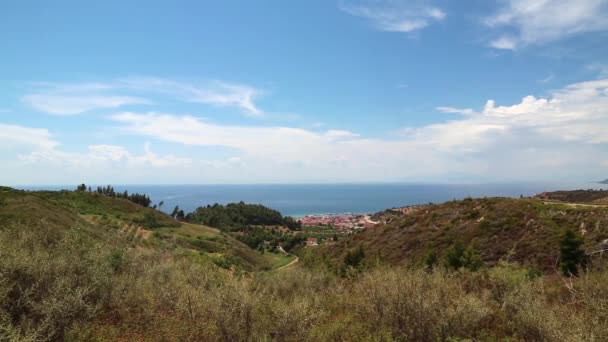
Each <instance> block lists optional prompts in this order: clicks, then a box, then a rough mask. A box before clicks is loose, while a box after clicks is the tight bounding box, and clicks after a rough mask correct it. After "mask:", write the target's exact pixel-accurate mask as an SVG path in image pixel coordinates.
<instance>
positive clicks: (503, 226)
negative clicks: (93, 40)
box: [326, 198, 608, 271]
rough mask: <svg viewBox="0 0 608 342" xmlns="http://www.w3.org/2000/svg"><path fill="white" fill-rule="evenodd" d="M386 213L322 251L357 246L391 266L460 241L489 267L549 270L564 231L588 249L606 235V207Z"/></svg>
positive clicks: (502, 201) (505, 201) (460, 207)
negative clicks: (513, 264) (376, 222)
mask: <svg viewBox="0 0 608 342" xmlns="http://www.w3.org/2000/svg"><path fill="white" fill-rule="evenodd" d="M382 216H383V215H380V218H381V217H382ZM384 216H385V217H386V218H387V219H388V221H389V223H387V224H384V225H380V226H378V227H376V228H371V229H367V230H365V231H363V232H360V233H358V234H355V235H354V236H353V237H351V238H350V239H346V240H343V241H340V242H339V243H337V244H334V245H330V246H328V247H327V249H326V253H328V254H329V255H330V256H331V257H332V258H333V259H334V260H335V261H336V262H340V261H341V260H342V258H343V257H344V255H345V254H346V252H347V251H349V250H353V249H357V248H359V247H360V246H361V247H363V250H364V251H365V254H366V255H367V256H368V258H377V259H379V260H381V261H382V262H386V263H389V264H392V265H397V264H409V263H418V264H421V263H423V262H424V260H425V258H426V257H427V256H428V255H429V254H430V253H432V254H435V255H436V256H437V258H438V259H439V260H441V259H442V258H444V257H445V256H446V254H447V252H448V251H449V250H450V248H451V247H452V246H453V245H454V243H455V242H457V241H459V242H461V243H462V244H463V245H464V246H465V247H471V248H473V249H474V250H476V251H477V252H478V253H479V255H480V256H481V258H482V260H483V261H484V262H485V263H486V264H487V265H490V266H491V265H495V264H496V263H497V262H498V261H500V260H503V261H509V262H518V263H520V264H522V265H525V266H528V267H532V268H534V269H537V270H541V271H551V270H552V268H553V267H554V265H555V261H556V259H557V257H558V255H559V250H560V249H559V248H560V247H559V241H560V238H561V236H562V235H563V234H564V231H565V230H567V229H571V230H574V231H577V232H580V233H581V234H582V235H583V237H584V241H585V245H584V247H585V249H586V250H587V251H593V250H597V249H598V248H600V244H601V243H602V241H604V240H605V239H608V207H606V206H590V205H584V204H581V205H576V204H565V203H562V204H557V203H549V202H544V201H542V200H536V199H510V198H486V199H465V200H462V201H451V202H447V203H444V204H437V205H428V206H422V207H420V208H419V209H418V210H415V211H413V212H411V213H409V214H401V213H397V212H394V211H393V212H392V213H389V214H384Z"/></svg>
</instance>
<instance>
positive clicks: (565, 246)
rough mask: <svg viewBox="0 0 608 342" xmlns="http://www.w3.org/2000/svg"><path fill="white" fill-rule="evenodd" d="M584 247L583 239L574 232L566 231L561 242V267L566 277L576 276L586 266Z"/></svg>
mask: <svg viewBox="0 0 608 342" xmlns="http://www.w3.org/2000/svg"><path fill="white" fill-rule="evenodd" d="M582 246H583V238H582V237H581V236H580V235H579V234H577V233H575V232H574V231H573V230H570V229H568V230H566V232H565V233H564V237H563V238H562V241H561V242H560V266H561V270H562V273H563V274H564V275H566V276H570V275H573V276H576V275H578V269H579V267H584V266H585V263H586V255H585V251H584V250H583V248H582Z"/></svg>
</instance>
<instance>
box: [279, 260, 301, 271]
mask: <svg viewBox="0 0 608 342" xmlns="http://www.w3.org/2000/svg"><path fill="white" fill-rule="evenodd" d="M298 261H300V258H299V257H296V258H295V259H294V260H292V261H291V262H290V263H289V264H287V265H283V266H281V267H279V268H277V269H276V270H275V271H278V270H281V269H283V268H286V267H289V266H292V265H295V264H296V263H297V262H298Z"/></svg>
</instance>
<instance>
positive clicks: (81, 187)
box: [76, 183, 87, 191]
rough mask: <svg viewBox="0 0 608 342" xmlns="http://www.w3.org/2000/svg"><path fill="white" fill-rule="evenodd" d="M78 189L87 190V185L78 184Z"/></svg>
mask: <svg viewBox="0 0 608 342" xmlns="http://www.w3.org/2000/svg"><path fill="white" fill-rule="evenodd" d="M76 191H87V186H86V185H85V184H84V183H82V184H80V185H78V187H76Z"/></svg>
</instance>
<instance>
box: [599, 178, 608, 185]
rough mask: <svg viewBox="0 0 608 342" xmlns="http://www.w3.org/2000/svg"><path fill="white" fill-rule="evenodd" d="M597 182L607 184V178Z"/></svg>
mask: <svg viewBox="0 0 608 342" xmlns="http://www.w3.org/2000/svg"><path fill="white" fill-rule="evenodd" d="M598 183H600V184H608V178H606V179H604V180H603V181H601V182H598Z"/></svg>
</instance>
